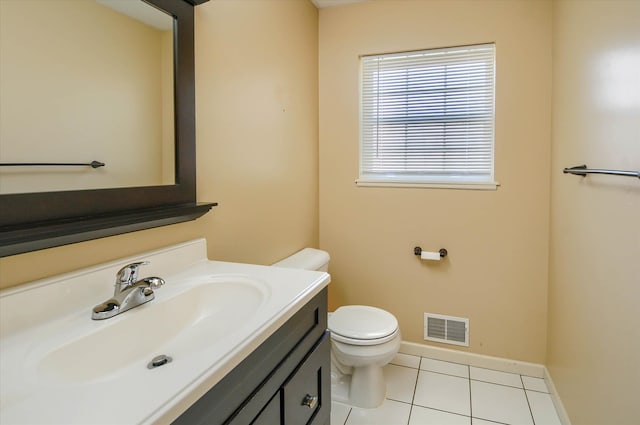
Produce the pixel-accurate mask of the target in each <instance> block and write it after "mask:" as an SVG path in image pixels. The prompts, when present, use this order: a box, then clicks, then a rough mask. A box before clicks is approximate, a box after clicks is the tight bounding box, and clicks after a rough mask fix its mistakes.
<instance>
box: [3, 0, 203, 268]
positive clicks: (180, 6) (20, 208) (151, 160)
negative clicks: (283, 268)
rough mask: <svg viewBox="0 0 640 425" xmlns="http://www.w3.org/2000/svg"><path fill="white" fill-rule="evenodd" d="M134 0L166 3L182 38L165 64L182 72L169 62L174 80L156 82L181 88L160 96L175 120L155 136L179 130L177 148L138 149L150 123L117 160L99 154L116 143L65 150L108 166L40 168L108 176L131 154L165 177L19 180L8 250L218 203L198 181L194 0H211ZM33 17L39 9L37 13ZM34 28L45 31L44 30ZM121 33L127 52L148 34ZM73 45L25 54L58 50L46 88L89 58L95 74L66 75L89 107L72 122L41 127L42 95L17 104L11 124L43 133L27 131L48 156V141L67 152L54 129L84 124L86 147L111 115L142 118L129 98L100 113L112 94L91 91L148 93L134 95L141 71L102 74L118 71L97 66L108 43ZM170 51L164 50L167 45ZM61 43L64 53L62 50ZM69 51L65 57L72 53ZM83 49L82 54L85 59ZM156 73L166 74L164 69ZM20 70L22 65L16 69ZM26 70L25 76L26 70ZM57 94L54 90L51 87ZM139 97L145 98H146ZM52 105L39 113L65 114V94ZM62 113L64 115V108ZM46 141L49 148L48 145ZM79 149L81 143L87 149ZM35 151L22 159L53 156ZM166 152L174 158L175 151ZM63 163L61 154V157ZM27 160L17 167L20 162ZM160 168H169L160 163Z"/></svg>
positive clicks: (192, 215)
mask: <svg viewBox="0 0 640 425" xmlns="http://www.w3.org/2000/svg"><path fill="white" fill-rule="evenodd" d="M56 1H58V0H43V1H37V2H36V1H35V0H32V1H29V2H23V1H20V2H6V1H0V8H2V10H1V11H0V15H3V14H4V10H5V7H7V5H9V4H13V3H19V4H23V3H34V4H35V3H37V4H39V5H42V4H43V3H46V4H49V3H53V2H56ZM60 1H62V2H64V3H66V4H68V5H70V6H71V9H68V10H67V12H66V13H68V14H75V13H80V12H79V9H80V8H81V6H80V4H81V3H84V2H89V1H91V2H93V3H96V1H95V0H60ZM133 1H135V2H141V3H143V4H142V6H144V7H145V8H152V9H156V10H155V11H156V12H158V11H160V13H161V14H162V15H165V17H168V18H169V20H170V21H171V22H172V26H173V31H172V33H171V35H170V38H171V42H170V43H166V40H165V46H166V45H167V44H170V45H171V46H172V52H173V55H172V61H170V62H171V64H169V65H170V66H165V67H162V66H161V67H160V68H161V69H165V71H166V70H167V68H171V71H172V72H173V78H171V77H170V76H166V75H165V76H164V77H163V76H162V74H163V71H161V72H160V74H161V76H160V77H158V78H159V79H160V80H163V79H164V82H163V83H157V82H156V83H154V85H153V87H155V91H156V95H157V92H164V91H165V90H164V88H165V86H172V87H173V90H169V93H170V94H171V91H172V92H173V93H172V94H173V102H169V101H163V102H160V103H161V104H162V107H160V109H161V110H162V112H160V113H158V112H157V110H158V107H157V106H156V107H155V110H156V113H155V115H156V117H158V116H160V117H161V119H160V121H161V122H162V124H161V125H162V126H163V127H164V126H165V125H169V124H168V123H167V122H165V117H167V116H169V117H171V116H173V122H172V126H173V130H171V129H163V130H162V131H161V130H158V129H157V126H156V130H155V133H154V134H155V136H154V137H153V139H158V137H157V135H158V134H163V133H164V134H173V137H167V138H166V139H167V140H169V142H173V144H171V143H169V144H171V147H167V146H164V145H163V147H162V148H161V149H160V151H161V152H162V153H161V154H154V155H152V154H149V153H148V152H146V151H138V147H137V144H138V143H139V141H140V139H142V138H144V137H143V136H141V134H142V132H141V133H138V134H136V136H135V137H134V138H133V139H129V140H130V141H129V145H126V146H122V145H121V146H119V147H118V148H117V149H115V156H113V158H114V159H113V161H111V160H110V161H109V162H107V161H101V158H99V157H98V156H94V155H98V154H99V153H102V152H106V151H107V150H109V149H110V148H111V147H110V146H108V147H100V148H92V149H94V150H92V151H90V152H89V153H90V154H92V155H91V156H90V157H89V158H85V157H84V155H83V156H82V158H80V157H79V156H78V157H77V158H76V157H74V158H72V159H71V160H68V159H67V154H65V156H64V158H63V157H62V156H61V157H60V158H59V160H60V161H61V162H65V163H66V162H72V161H75V160H81V161H82V162H91V161H94V160H95V161H100V162H105V164H106V165H105V166H104V167H98V168H96V169H95V170H87V169H85V170H81V171H69V170H68V169H67V167H61V168H60V169H61V170H62V169H63V168H64V169H65V170H66V171H58V168H56V171H54V172H51V171H50V169H51V168H53V167H49V166H47V167H44V168H45V169H42V170H38V178H37V180H49V179H51V180H53V178H51V177H50V175H51V174H61V175H62V174H67V180H68V177H69V176H71V179H72V180H74V181H75V180H90V179H89V178H84V176H85V175H86V174H87V173H94V172H95V171H97V172H98V173H102V174H98V177H100V176H104V174H107V173H105V171H106V170H107V169H108V168H109V167H110V166H114V167H115V166H116V165H117V164H118V163H119V162H124V161H125V160H126V161H128V160H131V162H129V163H128V164H129V165H127V167H125V168H126V169H127V170H130V169H138V168H139V169H149V168H151V169H153V171H154V172H155V173H156V174H159V175H161V176H162V177H160V178H159V179H156V180H153V181H146V180H145V181H142V180H136V181H128V182H126V183H121V182H120V183H110V184H109V185H104V184H98V185H97V187H98V188H91V189H86V188H85V187H83V186H80V187H74V186H72V185H71V184H69V185H66V184H65V187H57V188H55V189H53V188H47V189H39V188H32V189H29V188H27V187H25V188H24V189H19V188H16V189H13V190H9V193H4V194H1V195H0V256H7V255H14V254H18V253H23V252H28V251H33V250H37V249H43V248H49V247H53V246H59V245H64V244H69V243H74V242H80V241H85V240H90V239H95V238H100V237H104V236H111V235H116V234H120V233H125V232H131V231H135V230H142V229H146V228H150V227H157V226H163V225H167V224H173V223H178V222H181V221H187V220H194V219H196V218H198V217H199V216H201V215H202V214H205V213H206V212H207V211H209V209H210V208H211V207H212V206H214V205H216V204H215V203H201V204H198V203H197V202H196V190H195V184H196V183H195V180H196V179H195V176H196V170H195V84H194V46H193V44H194V40H193V38H194V33H193V31H194V28H193V24H194V19H193V15H194V9H193V8H194V6H195V5H196V4H200V3H203V2H204V1H206V0H144V2H142V0H125V1H124V2H125V3H131V2H133ZM92 6H100V7H102V8H103V9H107V11H108V13H115V11H114V10H113V9H112V8H106V7H104V4H103V2H102V0H101V3H99V4H97V5H95V4H94V5H92ZM118 13H119V12H118ZM45 15H46V16H45V18H47V19H52V18H51V15H47V14H45ZM45 18H42V19H45ZM30 19H32V18H31V17H30ZM95 19H98V20H99V19H101V18H97V17H96V18H95ZM45 21H46V20H45ZM82 22H83V23H82V25H80V26H82V27H92V26H94V25H96V22H95V20H94V19H88V18H87V19H84V20H82ZM19 24H20V25H22V24H25V22H23V21H21V22H20V23H19ZM53 24H54V23H52V22H41V23H40V24H39V25H41V26H48V25H53ZM147 25H148V24H147ZM3 27H4V22H3ZM71 30H72V28H71V27H66V26H65V27H64V28H60V29H59V31H69V32H71ZM3 31H4V28H3ZM33 31H36V30H35V29H34V30H33ZM2 36H4V32H3V33H2ZM23 36H24V37H34V38H35V37H36V36H35V34H25V35H23ZM112 36H113V37H116V38H118V39H119V44H120V49H116V50H118V51H119V50H123V51H124V48H123V45H128V44H138V43H139V40H138V37H139V35H136V34H134V33H129V32H128V31H125V30H124V29H123V28H120V27H119V28H118V34H117V35H112ZM112 36H109V37H112ZM77 37H83V36H81V35H78V34H75V35H74V34H72V33H70V34H69V35H68V38H69V39H75V38H77ZM41 39H42V37H41ZM51 39H53V37H51ZM18 41H19V42H20V43H21V44H22V43H23V42H24V40H22V41H21V40H18ZM46 41H47V40H42V43H45V42H46ZM66 46H67V45H65V46H59V47H60V48H59V49H58V50H57V51H55V50H54V49H53V48H51V49H49V48H45V47H42V48H41V49H40V50H39V52H38V54H37V55H34V54H33V53H31V54H27V53H26V50H25V53H24V54H25V55H26V56H41V57H37V58H33V57H27V58H26V59H25V60H36V59H37V60H40V61H43V60H44V59H45V58H46V57H47V56H49V59H50V60H49V63H50V67H53V70H50V71H48V73H46V74H45V75H48V77H41V78H47V81H46V84H41V86H44V88H42V89H43V90H44V89H47V90H48V89H49V88H50V87H51V86H55V85H56V84H55V81H56V80H54V79H52V78H53V76H56V75H57V76H58V78H60V79H65V78H66V79H67V80H69V78H67V76H66V75H64V74H65V72H62V73H61V72H60V69H57V70H56V67H58V68H62V69H63V71H64V70H65V69H66V71H67V72H69V73H71V72H72V71H70V70H69V68H75V67H78V68H83V67H86V68H90V69H91V72H89V73H88V74H85V76H81V75H80V74H73V78H70V80H71V82H69V81H66V82H65V83H64V84H65V85H66V89H65V90H62V91H60V92H58V94H57V95H56V96H60V97H68V98H71V99H74V98H76V99H80V100H79V101H78V102H77V103H80V104H81V105H80V106H81V107H79V108H76V109H75V112H74V114H75V119H72V120H71V121H69V122H65V123H63V121H62V118H60V119H59V120H58V119H54V120H51V121H50V122H49V124H48V128H47V126H44V129H40V130H37V131H36V130H34V129H35V128H38V127H41V124H37V123H36V120H35V118H36V115H38V114H36V113H35V111H36V110H37V109H38V107H39V106H40V105H38V103H39V102H41V101H39V100H34V99H33V98H31V100H29V101H28V102H27V106H23V107H22V110H21V112H19V113H15V112H13V113H14V115H13V116H11V118H10V123H9V124H8V126H9V128H13V129H14V130H15V132H16V134H18V133H17V132H18V130H26V132H27V133H26V134H28V135H29V131H31V132H32V133H33V134H35V135H37V136H38V137H37V138H36V137H27V136H20V137H22V139H20V140H21V141H22V142H23V143H33V142H36V141H37V142H38V145H33V146H32V147H30V148H29V149H27V150H28V151H30V155H41V154H42V152H44V151H46V150H48V151H49V152H53V153H55V154H56V155H57V154H58V151H62V149H58V148H57V145H55V144H52V142H51V138H50V137H45V136H49V135H51V134H54V133H57V132H61V133H65V131H66V132H67V134H72V132H73V131H74V130H76V129H77V128H82V131H80V132H79V134H81V135H82V136H84V137H78V136H74V137H77V139H75V140H76V141H75V142H73V143H76V144H80V145H83V146H82V147H83V148H84V144H85V143H86V141H87V140H92V139H100V138H101V137H102V136H103V134H102V133H103V132H110V131H111V130H113V129H105V127H103V128H102V129H101V128H100V126H99V124H100V123H101V122H106V123H107V126H109V123H111V127H117V128H116V129H115V130H118V129H119V128H120V127H122V126H124V124H117V125H114V124H113V122H114V121H112V119H113V116H114V115H116V114H119V115H122V116H125V117H126V118H128V119H129V120H130V121H132V122H138V121H141V119H139V117H138V110H137V109H135V108H133V109H132V108H129V109H127V111H126V112H127V113H121V112H122V111H119V110H117V109H118V108H120V107H122V108H127V105H125V106H109V107H107V108H103V109H101V110H100V113H98V114H96V115H89V114H88V112H89V111H85V110H83V109H87V110H88V109H100V104H101V103H102V102H105V103H106V101H105V100H104V98H101V99H100V100H98V103H97V104H94V106H88V102H89V101H88V100H87V98H89V97H92V96H85V94H86V93H87V92H88V93H90V94H93V93H102V95H103V96H104V95H106V96H113V97H118V96H121V97H122V96H124V97H126V94H124V95H123V94H122V93H128V94H129V95H130V96H132V97H137V98H138V99H140V98H141V96H140V95H139V94H135V95H134V94H133V93H137V92H138V91H139V90H140V87H139V85H144V84H145V83H146V79H140V78H138V79H137V80H128V79H126V78H125V76H124V75H120V76H119V77H118V78H115V79H111V80H108V81H110V82H109V83H100V82H96V80H95V78H94V77H96V76H97V75H98V74H106V73H115V72H116V71H115V70H113V69H111V70H109V72H106V71H107V70H106V69H103V68H101V67H100V66H96V65H95V64H93V65H90V63H91V64H92V63H93V62H92V61H89V60H88V59H86V58H87V57H89V56H95V55H97V56H99V55H100V52H99V51H97V50H98V49H95V50H96V51H92V50H93V49H91V48H85V49H84V50H81V51H80V52H77V51H76V52H73V50H74V49H73V48H71V47H66ZM3 48H4V46H3ZM67 50H68V51H67ZM160 50H163V49H162V48H161V49H160ZM54 51H55V54H54V53H53V52H54ZM163 51H165V52H166V51H167V50H166V49H164V50H163ZM72 53H73V54H75V57H74V58H73V59H71V58H70V56H71V55H72ZM62 57H64V58H65V59H64V60H63V59H62ZM77 57H80V61H79V62H78V60H77ZM83 58H84V59H83ZM72 60H74V61H76V62H75V63H76V65H75V66H73V67H69V66H67V65H68V63H70V61H72ZM127 61H128V60H126V59H121V62H127ZM161 61H162V60H161ZM3 62H4V61H3ZM2 66H3V69H4V66H5V65H4V64H3V65H2ZM54 70H55V72H54ZM73 72H75V70H73ZM149 72H151V71H149ZM154 72H156V73H157V70H156V71H154ZM13 73H14V74H15V71H14V72H13ZM127 74H128V73H127ZM18 77H19V78H18V81H19V80H20V76H18ZM90 77H91V78H90ZM158 78H154V80H158ZM24 79H25V80H27V81H29V78H27V76H24ZM142 80H144V81H142ZM70 83H72V84H70ZM59 84H61V85H62V81H60V82H59ZM103 85H110V86H109V87H108V90H105V89H104V87H102V86H103ZM116 85H121V86H126V87H128V89H127V90H126V91H123V92H119V91H117V90H115V88H114V87H113V86H116ZM22 86H23V90H26V88H24V87H25V85H24V84H23V85H22ZM35 91H39V90H35ZM0 96H1V97H3V98H4V88H3V92H0ZM16 96H17V97H19V95H15V94H13V95H12V97H13V99H14V100H13V101H12V102H11V103H13V102H19V101H20V100H19V99H16ZM49 97H51V95H50V96H49ZM96 97H97V96H96ZM156 98H157V96H156ZM9 100H11V98H9ZM3 101H4V100H3ZM139 102H142V100H140V101H139ZM125 103H126V102H125ZM131 103H134V104H136V105H137V103H136V102H133V101H132V102H131ZM153 104H154V105H157V104H158V102H157V99H156V100H154V102H153ZM95 105H98V106H95ZM129 106H130V105H129ZM170 106H171V107H172V108H173V113H171V112H168V111H167V110H165V107H170ZM83 107H84V108H83ZM43 109H44V113H42V112H41V113H39V115H49V114H54V112H55V114H57V113H58V111H52V110H55V109H56V104H55V103H53V104H51V103H49V104H48V106H47V107H45V108H43ZM60 109H62V108H60ZM32 111H34V113H32ZM72 115H73V114H72ZM55 116H56V117H57V116H58V115H55ZM4 121H7V122H9V118H6V119H5V118H4V117H3V122H0V125H1V126H2V127H4V126H5V124H7V123H5V122H4ZM169 122H171V120H169ZM14 130H12V131H14ZM4 137H5V133H4V132H3V133H2V139H0V150H2V151H4V147H5V146H6V145H5V144H6V143H9V142H8V141H7V140H5V138H4ZM16 137H17V136H16ZM123 137H124V136H123ZM117 138H118V137H116V136H115V135H113V134H111V133H110V136H109V137H106V138H104V140H106V143H107V144H108V145H109V144H111V143H113V144H115V143H117V142H116V140H115V139H117ZM160 138H163V137H160ZM35 139H37V140H35ZM73 143H72V149H71V151H72V152H71V154H72V155H75V150H76V145H74V144H73ZM48 145H51V146H50V147H52V149H48V147H49V146H48ZM42 146H45V147H47V148H46V149H45V148H43V147H42ZM77 149H78V150H79V149H80V148H77ZM99 149H102V151H101V152H98V150H99ZM25 155H26V153H25ZM60 155H62V154H60ZM34 157H35V156H30V157H29V159H28V160H27V159H26V157H25V158H24V159H22V158H17V160H19V161H23V160H26V161H28V162H50V160H49V159H48V158H47V159H46V160H45V159H44V158H42V157H41V156H38V157H36V159H35V160H32V159H31V158H34ZM165 158H170V159H169V160H166V159H165ZM56 159H58V158H56ZM3 161H4V159H3ZM51 162H53V161H51ZM55 162H58V161H57V160H56V161H55ZM3 168H4V167H3ZM18 168H21V167H18ZM18 168H16V170H17V169H18ZM68 168H72V167H68ZM171 169H173V170H174V172H173V173H172V172H171ZM74 170H75V168H74ZM158 170H162V171H161V172H158ZM14 173H15V174H22V175H23V176H24V174H27V173H33V171H28V172H27V173H25V172H24V169H23V171H22V173H20V172H16V171H14ZM81 175H82V176H83V177H82V178H81V177H80V176H81ZM3 176H4V174H3ZM92 177H95V176H92ZM0 185H4V178H3V180H0ZM107 186H108V187H107ZM118 186H119V187H118ZM90 187H92V186H90Z"/></svg>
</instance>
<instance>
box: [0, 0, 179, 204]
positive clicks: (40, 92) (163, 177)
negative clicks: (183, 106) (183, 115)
mask: <svg viewBox="0 0 640 425" xmlns="http://www.w3.org/2000/svg"><path fill="white" fill-rule="evenodd" d="M87 23H90V25H88V24H87ZM173 23H174V19H173V17H172V16H171V15H168V14H167V13H165V12H163V11H161V10H158V9H157V8H156V7H154V6H152V5H150V4H147V3H144V2H142V1H131V0H124V1H123V0H76V1H68V0H30V1H9V2H3V4H2V13H1V14H0V93H2V95H1V96H0V123H1V125H0V141H1V143H2V145H1V148H0V165H3V166H0V194H7V193H26V192H49V191H60V190H81V189H103V188H112V187H135V186H155V185H162V184H174V183H175V170H174V139H175V137H174V118H173V117H174V108H173V106H174V98H173V77H174V75H173ZM142 158H144V162H145V163H146V164H156V165H155V166H142V165H141V164H140V161H141V159H142ZM92 161H96V162H97V163H99V164H96V165H94V166H93V167H92V166H86V165H85V166H83V165H78V166H72V165H58V166H54V165H49V166H42V165H35V166H34V165H31V166H27V165H22V164H34V163H35V164H45V163H46V164H88V163H91V162H92Z"/></svg>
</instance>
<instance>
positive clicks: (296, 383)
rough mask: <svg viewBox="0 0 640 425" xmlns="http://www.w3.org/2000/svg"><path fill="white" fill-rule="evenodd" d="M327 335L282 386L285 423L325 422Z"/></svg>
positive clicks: (328, 376) (328, 396)
mask: <svg viewBox="0 0 640 425" xmlns="http://www.w3.org/2000/svg"><path fill="white" fill-rule="evenodd" d="M330 347H331V346H330V343H329V333H328V332H325V334H324V336H323V337H322V338H321V340H320V341H319V342H318V344H317V345H316V347H315V348H314V350H313V351H312V352H311V353H309V355H308V356H307V357H306V358H305V360H304V361H303V362H302V363H301V364H300V366H299V367H298V368H297V369H296V370H295V371H294V372H293V374H292V375H291V376H290V377H289V379H288V381H287V382H286V383H285V384H284V386H283V387H282V403H283V405H284V424H285V425H303V424H308V423H310V422H311V421H312V420H313V421H314V423H316V424H322V423H325V422H326V418H324V417H323V416H328V414H329V412H330V405H331V393H330V391H329V389H330V388H329V387H330V385H331V360H330V359H331V355H330Z"/></svg>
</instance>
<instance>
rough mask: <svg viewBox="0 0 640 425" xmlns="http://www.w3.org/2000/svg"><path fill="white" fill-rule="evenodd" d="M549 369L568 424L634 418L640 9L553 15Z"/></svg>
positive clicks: (639, 344) (626, 5)
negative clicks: (629, 173)
mask: <svg viewBox="0 0 640 425" xmlns="http://www.w3.org/2000/svg"><path fill="white" fill-rule="evenodd" d="M553 23H554V26H553V31H554V49H553V142H552V146H553V149H552V174H551V175H552V179H551V183H552V186H551V189H552V198H551V257H550V282H549V321H548V323H549V326H548V351H547V367H548V369H549V371H550V373H551V376H552V378H553V380H554V382H555V385H556V387H557V389H558V391H559V394H560V397H561V399H562V401H563V403H564V406H565V408H566V409H567V411H568V414H569V416H570V417H571V421H572V423H573V424H575V425H577V424H617V425H622V424H628V425H630V424H637V423H638V420H639V418H640V403H638V394H640V362H639V360H640V327H639V325H640V319H639V318H638V312H639V311H640V310H639V306H638V301H639V300H640V262H639V261H638V260H639V259H640V221H639V220H638V212H639V211H640V184H639V182H638V180H637V179H631V178H628V177H613V176H589V177H585V178H581V177H576V176H569V175H563V174H562V173H561V170H562V168H564V167H570V166H574V165H579V164H583V163H586V164H587V165H589V166H590V167H593V168H614V169H622V170H640V79H639V76H640V2H637V1H626V2H625V1H596V2H585V1H558V2H556V3H555V4H554V22H553Z"/></svg>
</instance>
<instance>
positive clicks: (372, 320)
mask: <svg viewBox="0 0 640 425" xmlns="http://www.w3.org/2000/svg"><path fill="white" fill-rule="evenodd" d="M329 330H330V331H331V333H332V334H334V335H339V336H342V337H345V338H349V339H354V340H380V339H386V337H389V336H392V335H393V334H394V333H396V332H397V330H398V321H397V320H396V318H395V317H394V315H393V314H391V313H389V312H387V311H384V310H381V309H379V308H376V307H370V306H364V305H349V306H345V307H340V308H338V309H337V310H336V311H334V312H333V314H331V315H330V316H329Z"/></svg>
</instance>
